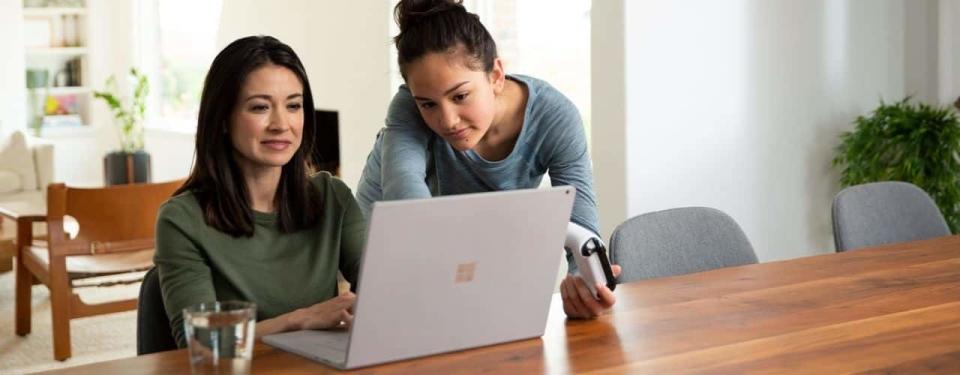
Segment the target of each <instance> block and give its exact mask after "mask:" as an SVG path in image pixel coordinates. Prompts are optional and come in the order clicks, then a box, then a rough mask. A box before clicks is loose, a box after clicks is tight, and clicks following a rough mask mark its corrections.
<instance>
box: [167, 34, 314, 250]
mask: <svg viewBox="0 0 960 375" xmlns="http://www.w3.org/2000/svg"><path fill="white" fill-rule="evenodd" d="M267 64H274V65H279V66H283V67H285V68H287V69H290V71H292V72H293V73H294V74H296V75H297V77H298V78H300V83H302V84H303V113H304V118H303V132H302V134H301V136H302V141H301V144H300V148H299V149H297V151H296V153H294V154H293V158H292V159H290V162H288V163H287V164H286V165H284V166H283V169H282V172H281V175H280V184H279V185H278V186H277V192H276V195H275V197H274V206H275V207H276V213H277V225H278V227H279V229H280V231H281V232H283V233H290V232H295V231H298V230H300V229H304V228H307V227H309V226H312V225H313V224H315V223H316V221H317V219H318V217H319V211H320V204H321V201H320V194H319V192H318V191H317V189H316V188H313V187H312V185H311V182H310V180H309V177H308V173H309V171H310V167H309V165H308V160H309V159H308V158H309V155H311V154H312V151H313V144H314V137H315V136H316V122H315V121H314V117H313V112H314V106H313V93H312V92H311V91H310V83H309V81H307V74H306V71H305V70H304V68H303V63H301V62H300V58H299V57H297V54H296V53H295V52H293V49H291V48H290V46H288V45H286V44H284V43H282V42H280V41H279V40H277V39H275V38H273V37H269V36H250V37H246V38H241V39H237V40H236V41H234V42H233V43H230V45H228V46H227V47H226V48H224V49H223V51H220V53H219V54H218V55H217V57H216V58H214V59H213V64H211V65H210V70H209V71H208V72H207V78H206V80H205V81H204V84H203V94H202V95H201V97H200V115H199V118H198V119H197V144H196V161H195V162H194V165H193V170H192V171H191V172H190V177H188V178H187V181H186V182H185V183H184V184H183V186H182V187H180V189H179V190H178V191H177V192H176V194H180V193H182V192H185V191H192V192H193V193H194V195H195V196H196V198H197V201H198V202H199V203H200V208H201V209H202V210H203V219H204V221H205V222H206V223H207V225H210V226H212V227H214V228H216V229H217V230H219V231H221V232H224V233H227V234H230V235H232V236H234V237H238V236H246V237H250V236H253V228H254V227H253V225H254V216H253V209H252V208H251V207H250V198H249V193H248V190H247V185H246V182H245V181H244V179H243V173H242V172H241V171H240V168H239V165H238V164H237V161H236V160H235V159H234V148H233V143H232V142H231V139H230V118H231V114H232V113H233V111H234V108H235V107H236V105H237V100H238V96H239V93H240V90H241V89H242V88H243V84H244V82H245V81H246V79H247V76H248V75H249V74H250V73H251V72H253V71H254V70H256V69H258V68H260V67H262V66H264V65H267Z"/></svg>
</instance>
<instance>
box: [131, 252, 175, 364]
mask: <svg viewBox="0 0 960 375" xmlns="http://www.w3.org/2000/svg"><path fill="white" fill-rule="evenodd" d="M176 348H177V342H176V340H174V338H173V334H172V333H171V332H170V321H169V320H167V310H166V309H164V307H163V294H162V293H161V292H160V274H159V273H158V272H157V268H156V267H154V268H151V269H150V271H147V274H146V276H144V277H143V284H140V299H139V300H138V301H137V355H144V354H150V353H156V352H163V351H167V350H173V349H176Z"/></svg>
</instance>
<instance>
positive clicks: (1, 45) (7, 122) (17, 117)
mask: <svg viewBox="0 0 960 375" xmlns="http://www.w3.org/2000/svg"><path fill="white" fill-rule="evenodd" d="M22 22H23V10H22V9H21V6H20V2H19V1H0V35H2V36H3V37H0V134H7V133H10V132H12V131H13V130H14V129H23V128H25V127H26V126H25V125H23V124H26V121H27V120H26V112H25V111H26V92H25V91H24V89H23V88H24V87H27V84H26V78H25V76H26V73H25V71H24V69H25V68H24V56H23V28H22V27H21V26H20V25H21V24H22Z"/></svg>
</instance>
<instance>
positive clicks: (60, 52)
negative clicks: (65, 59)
mask: <svg viewBox="0 0 960 375" xmlns="http://www.w3.org/2000/svg"><path fill="white" fill-rule="evenodd" d="M86 54H87V48H86V47H29V48H27V56H82V55H86Z"/></svg>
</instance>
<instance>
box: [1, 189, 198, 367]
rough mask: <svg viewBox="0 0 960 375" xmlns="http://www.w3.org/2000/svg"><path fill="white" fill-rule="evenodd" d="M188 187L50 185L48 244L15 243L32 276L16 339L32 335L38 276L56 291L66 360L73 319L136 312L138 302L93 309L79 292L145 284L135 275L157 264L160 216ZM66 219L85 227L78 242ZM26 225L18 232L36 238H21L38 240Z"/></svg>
mask: <svg viewBox="0 0 960 375" xmlns="http://www.w3.org/2000/svg"><path fill="white" fill-rule="evenodd" d="M182 184H183V181H182V180H179V181H173V182H166V183H157V184H132V185H118V186H111V187H106V188H89V189H88V188H72V187H68V186H66V185H64V184H51V185H50V186H49V187H48V188H47V215H46V220H45V221H46V223H47V240H46V241H33V243H32V244H29V246H22V245H20V244H18V246H17V247H18V249H17V250H18V255H19V258H20V259H22V260H23V266H24V268H25V269H26V270H27V271H29V273H27V274H26V275H25V276H21V275H17V276H18V277H17V286H16V294H17V296H16V301H17V307H16V310H17V319H16V322H17V324H16V325H17V327H16V331H17V334H18V335H20V336H23V335H26V334H28V333H30V285H31V284H33V282H34V278H35V279H37V280H39V281H40V282H41V283H43V284H44V285H46V286H47V288H48V289H50V310H51V312H52V315H53V356H54V358H56V359H57V360H60V361H62V360H65V359H67V358H69V357H70V355H71V354H70V319H74V318H81V317H86V316H91V315H100V314H107V313H113V312H120V311H126V310H133V309H136V308H137V299H136V298H132V299H128V300H121V301H112V302H106V303H98V304H87V303H84V302H83V301H82V300H80V297H79V296H78V295H77V294H76V293H74V289H75V288H78V287H87V286H104V285H113V284H117V283H128V282H130V283H132V282H137V281H139V278H142V274H143V272H140V273H138V274H130V273H131V272H136V271H145V270H147V269H149V268H150V267H152V266H153V253H154V228H155V225H156V220H157V211H158V210H159V208H160V205H161V204H163V202H165V201H166V200H167V199H168V198H170V196H172V195H173V192H174V191H175V190H176V189H177V188H178V187H180V185H182ZM68 215H69V216H70V217H72V218H73V219H75V220H76V222H77V224H79V231H78V232H77V233H76V237H74V238H70V236H69V235H68V234H67V233H65V232H64V225H63V224H64V218H65V217H67V216H68ZM24 227H25V228H17V229H18V230H25V231H30V232H31V233H25V234H26V235H28V236H26V237H23V238H33V236H32V227H31V225H25V226H24ZM18 269H19V268H18ZM18 272H19V271H18ZM121 274H122V275H121ZM111 275H112V276H111ZM104 276H110V277H104ZM121 276H123V277H121ZM128 276H132V277H133V278H132V279H131V278H130V277H128Z"/></svg>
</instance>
